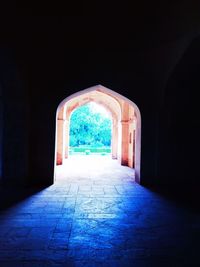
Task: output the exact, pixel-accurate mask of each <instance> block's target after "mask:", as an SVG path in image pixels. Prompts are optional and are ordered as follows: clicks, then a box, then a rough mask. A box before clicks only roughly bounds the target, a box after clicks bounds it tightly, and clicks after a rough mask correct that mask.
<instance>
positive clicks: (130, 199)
mask: <svg viewBox="0 0 200 267" xmlns="http://www.w3.org/2000/svg"><path fill="white" fill-rule="evenodd" d="M69 163H70V162H68V163H67V161H66V166H63V169H62V168H60V169H59V172H60V179H57V180H56V182H55V184H54V185H52V186H49V187H47V188H44V189H43V190H40V191H39V192H33V193H31V194H29V196H27V197H24V198H21V199H20V201H19V202H16V203H15V204H14V205H13V206H12V205H10V207H6V208H4V209H3V210H2V212H1V213H0V266H1V267H7V266H9V267H10V266H11V267H12V266H14V267H18V266H20V267H29V266H31V267H34V266H36V267H40V266H42V267H45V266H77V267H80V266H87V267H90V266H95V267H98V266H109V267H114V266H120V267H124V266H125V267H126V266H131V267H135V266H136V267H137V266H138V267H142V266H145V267H151V266H152V267H157V266H159V267H160V266H162V267H163V266H164V267H165V266H167V267H169V266H170V267H171V266H172V267H176V266H181V267H182V266H183V267H184V266H200V264H198V265H195V264H196V262H197V261H198V260H199V257H198V252H199V240H200V226H199V225H200V216H199V214H198V213H196V212H193V211H190V210H187V209H185V208H184V207H180V206H179V205H177V203H174V202H173V201H171V200H170V201H169V200H168V199H166V198H164V197H162V196H161V195H159V194H157V193H155V192H152V191H151V190H149V189H147V188H144V187H142V186H140V185H138V184H136V183H135V182H134V175H133V174H134V170H133V169H129V168H127V167H126V168H124V167H123V166H119V165H117V162H116V161H113V162H110V163H109V162H108V161H107V162H106V167H105V168H102V167H101V168H100V167H98V166H97V168H96V171H95V168H94V164H89V166H88V170H87V168H86V167H87V166H85V169H84V170H83V173H80V172H81V170H80V169H79V170H78V169H77V168H76V169H75V170H74V173H73V166H74V164H75V163H73V164H72V165H70V166H71V167H70V168H67V167H69ZM71 163H72V162H71ZM67 164H68V165H67ZM84 164H85V162H84ZM109 164H110V165H109ZM61 170H62V171H63V172H62V171H61ZM78 171H79V172H78ZM15 191H16V195H15V194H14V192H15ZM15 191H14V190H13V189H11V190H10V193H9V189H6V190H5V192H4V191H3V190H2V191H1V196H3V194H5V201H7V200H8V195H9V197H10V198H12V197H14V196H17V197H19V196H20V197H21V196H22V195H23V194H24V196H25V195H26V193H27V192H26V190H24V193H23V190H21V189H20V190H19V192H18V191H17V189H15ZM2 205H3V202H2Z"/></svg>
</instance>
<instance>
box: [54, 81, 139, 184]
mask: <svg viewBox="0 0 200 267" xmlns="http://www.w3.org/2000/svg"><path fill="white" fill-rule="evenodd" d="M91 101H93V102H96V103H98V104H101V105H103V106H104V107H105V108H106V109H107V110H108V111H109V112H110V113H111V115H112V158H113V159H118V161H119V162H120V164H121V165H125V166H129V167H131V168H134V169H135V181H136V182H138V183H139V182H140V146H141V116H140V111H139V109H138V107H137V106H136V105H135V103H133V102H132V101H130V100H129V99H127V98H126V97H124V96H122V95H120V94H118V93H116V92H114V91H112V90H110V89H108V88H106V87H104V86H102V85H97V86H93V87H90V88H88V89H85V90H82V91H79V92H77V93H75V94H73V95H71V96H69V97H67V98H66V99H64V100H63V101H62V102H61V103H60V105H59V106H58V109H57V114H56V149H55V167H56V165H61V164H62V163H63V160H64V159H65V158H68V149H69V118H70V115H71V113H72V112H73V110H75V109H76V108H78V107H80V106H82V105H84V104H87V103H89V102H91ZM54 176H55V175H54Z"/></svg>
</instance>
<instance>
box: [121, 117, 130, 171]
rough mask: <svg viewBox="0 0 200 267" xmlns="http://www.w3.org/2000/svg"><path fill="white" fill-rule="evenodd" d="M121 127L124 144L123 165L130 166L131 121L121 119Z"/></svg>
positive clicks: (122, 152) (122, 151)
mask: <svg viewBox="0 0 200 267" xmlns="http://www.w3.org/2000/svg"><path fill="white" fill-rule="evenodd" d="M121 129H122V146H121V165H125V166H128V152H129V151H128V150H129V142H128V138H127V137H128V135H129V121H128V120H122V121H121Z"/></svg>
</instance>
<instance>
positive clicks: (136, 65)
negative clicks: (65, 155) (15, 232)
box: [1, 5, 200, 185]
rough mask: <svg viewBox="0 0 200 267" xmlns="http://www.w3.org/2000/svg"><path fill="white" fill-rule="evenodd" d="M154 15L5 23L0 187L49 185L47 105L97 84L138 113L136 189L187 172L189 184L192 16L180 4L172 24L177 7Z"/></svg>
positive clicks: (51, 107)
mask: <svg viewBox="0 0 200 267" xmlns="http://www.w3.org/2000/svg"><path fill="white" fill-rule="evenodd" d="M145 10H146V9H145ZM155 10H156V9H155ZM155 10H153V11H154V13H152V18H150V17H151V16H146V14H145V15H144V14H143V13H142V14H140V13H139V14H138V15H137V16H136V17H133V16H131V17H127V18H125V20H121V19H119V17H117V18H114V19H110V20H108V18H104V19H103V20H102V19H101V20H100V19H97V17H95V16H93V17H83V16H80V17H79V16H71V17H70V16H69V17H62V16H49V17H48V16H27V15H26V16H17V17H16V19H15V20H12V22H13V23H11V22H10V21H9V23H8V25H7V28H6V30H5V31H3V33H2V40H4V41H3V43H2V46H1V50H2V51H3V52H2V53H1V55H2V56H1V57H2V58H3V60H2V61H1V84H2V90H3V106H4V113H3V114H4V122H3V160H2V163H3V179H4V181H5V182H6V181H7V182H16V183H18V182H19V181H20V182H21V183H22V184H24V183H36V184H51V183H53V168H54V147H55V116H56V109H57V106H58V105H59V103H60V102H61V101H62V100H63V99H64V98H66V97H67V96H69V95H71V94H72V93H75V92H77V91H79V90H83V89H86V88H88V87H90V86H94V85H97V84H101V85H103V86H105V87H108V88H110V89H112V90H114V91H116V92H118V93H120V94H122V95H124V96H125V97H128V98H129V99H130V100H132V101H133V102H135V103H136V104H137V105H138V107H139V109H140V111H141V116H142V162H141V179H142V180H141V181H142V184H144V185H148V184H171V183H174V182H175V181H177V182H180V181H185V182H186V181H187V180H188V174H191V176H192V177H193V178H191V180H192V179H193V181H194V182H195V178H194V177H195V176H197V175H196V174H197V172H196V171H197V167H195V168H193V169H192V168H190V167H191V166H194V164H193V163H195V164H196V166H198V165H197V157H195V156H194V155H197V152H196V146H197V142H198V138H197V128H198V123H197V121H198V116H197V114H198V110H196V107H197V105H196V104H197V103H196V99H197V98H196V91H195V90H196V89H197V87H198V83H199V78H198V64H199V60H200V58H199V55H200V52H199V49H198V45H194V43H196V42H197V39H195V38H196V36H197V35H198V30H199V29H200V23H199V21H198V19H197V16H196V15H195V14H196V12H197V9H196V8H194V9H193V10H194V12H193V13H191V14H188V13H187V11H186V9H185V8H184V5H183V7H182V9H181V12H180V13H178V17H177V16H176V15H177V13H176V11H177V10H180V6H176V5H174V9H172V10H171V11H172V12H171V15H170V16H166V9H164V10H163V11H162V12H164V13H162V12H160V13H158V14H156V16H153V15H155V12H156V11H155ZM169 10H170V9H169ZM140 15H141V16H142V15H144V16H143V17H141V16H140ZM186 18H187V19H186ZM14 22H15V23H14ZM5 47H6V51H5V49H4V48H5ZM194 51H195V52H194ZM188 88H190V89H188ZM188 99H190V100H189V101H190V103H191V105H189V106H190V108H188ZM193 114H195V115H194V116H193ZM188 120H189V122H188ZM186 121H187V122H186ZM186 125H188V131H187V126H186ZM189 125H192V129H191V128H190V130H189V127H190V126H189ZM193 132H194V135H193ZM194 137H195V138H194ZM186 140H187V141H186ZM183 144H184V145H183ZM191 155H193V157H191ZM188 162H189V163H188ZM182 166H184V168H182ZM191 170H192V171H191Z"/></svg>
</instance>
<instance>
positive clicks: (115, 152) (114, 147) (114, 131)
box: [112, 118, 118, 159]
mask: <svg viewBox="0 0 200 267" xmlns="http://www.w3.org/2000/svg"><path fill="white" fill-rule="evenodd" d="M117 158H118V122H117V120H116V119H115V118H113V120H112V159H117Z"/></svg>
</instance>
